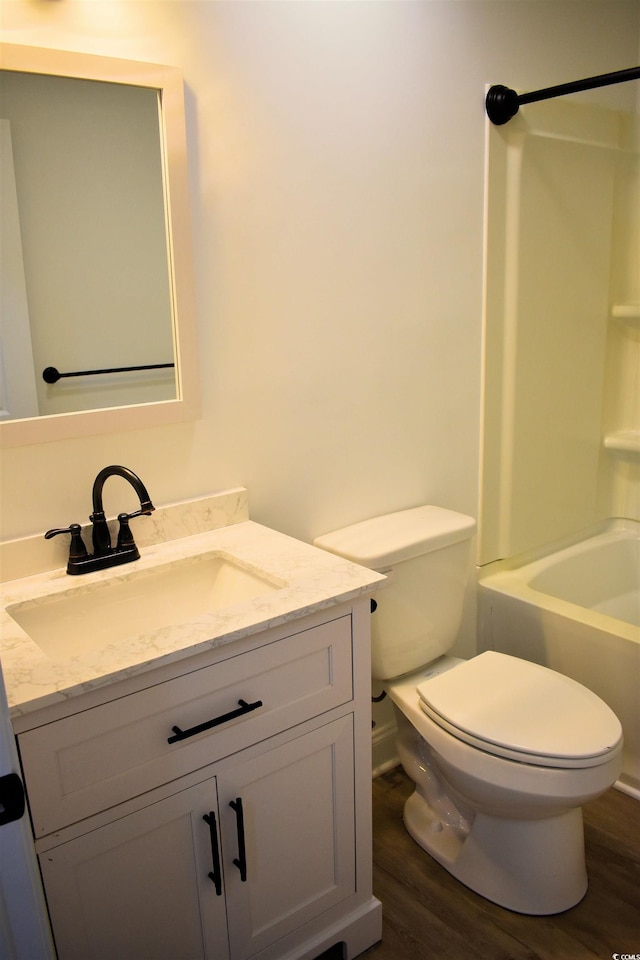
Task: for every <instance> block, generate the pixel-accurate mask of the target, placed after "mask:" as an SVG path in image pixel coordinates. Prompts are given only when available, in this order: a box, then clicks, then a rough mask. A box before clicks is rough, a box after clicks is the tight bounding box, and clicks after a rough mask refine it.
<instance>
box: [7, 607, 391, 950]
mask: <svg viewBox="0 0 640 960" xmlns="http://www.w3.org/2000/svg"><path fill="white" fill-rule="evenodd" d="M368 607H369V601H368V599H367V598H364V599H360V600H358V601H357V602H355V603H354V604H350V605H343V606H336V607H335V608H333V609H332V610H326V611H324V612H323V613H322V614H315V615H312V616H307V617H305V618H303V619H301V620H299V621H295V622H293V623H291V624H289V625H288V626H286V627H278V628H275V629H271V630H268V631H265V632H264V633H263V634H258V635H256V636H254V637H251V638H246V637H245V638H244V639H242V640H238V641H236V642H234V643H230V644H225V645H223V646H221V647H219V648H217V649H215V650H212V651H211V652H209V653H207V654H201V655H199V656H198V657H194V658H193V659H192V660H189V659H187V660H182V661H180V663H176V664H173V665H171V666H165V667H162V668H159V669H157V670H154V671H152V672H150V673H147V674H144V675H143V676H139V677H136V678H135V679H134V678H130V679H129V680H127V681H123V682H120V683H119V684H118V685H117V686H115V687H111V688H109V687H107V688H105V689H104V690H101V691H97V690H96V691H93V692H92V693H90V694H83V695H82V696H79V697H77V698H73V699H72V700H70V701H69V703H67V704H65V705H64V706H56V707H50V708H47V709H46V710H44V711H41V715H39V714H34V715H33V717H32V718H31V720H29V718H28V717H25V718H22V719H21V720H20V722H19V724H18V743H19V747H20V752H21V759H22V764H23V772H24V776H25V783H26V787H27V793H28V796H29V806H30V812H31V817H32V823H33V828H34V835H35V837H36V852H37V854H38V857H39V861H40V865H41V871H42V876H43V880H44V887H45V893H46V897H47V903H48V907H49V912H50V918H51V924H52V930H53V934H54V939H55V943H56V949H57V951H58V956H59V960H89V958H91V960H114V958H116V957H117V958H118V960H182V958H185V960H195V958H203V960H245V958H250V957H256V958H258V957H259V958H260V960H284V958H287V960H294V958H296V960H298V958H299V960H303V958H304V960H311V958H314V957H316V956H318V955H319V954H321V953H322V952H323V951H324V950H325V949H327V948H328V947H330V946H332V945H333V944H334V943H337V942H341V941H342V942H344V943H346V944H347V949H346V952H345V957H353V956H356V955H357V953H359V952H361V951H362V950H364V949H366V947H368V946H370V945H371V944H372V943H374V942H375V941H376V940H377V939H379V936H380V905H379V903H378V902H377V901H376V900H375V899H374V898H373V897H372V894H371V812H370V802H371V800H370V788H371V782H370V778H371V766H370V709H369V705H370V701H369V697H370V692H369V671H368V655H369V654H368V644H369V636H368V630H369V622H368V621H369V614H368Z"/></svg>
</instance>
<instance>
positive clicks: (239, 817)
mask: <svg viewBox="0 0 640 960" xmlns="http://www.w3.org/2000/svg"><path fill="white" fill-rule="evenodd" d="M229 806H230V807H231V809H232V810H234V811H235V814H236V830H237V831H238V856H237V857H235V858H234V861H233V865H234V867H237V868H238V870H239V871H240V879H241V880H242V882H243V883H246V880H247V848H246V845H245V839H244V810H243V809H242V799H241V798H240V797H236V799H235V800H230V801H229Z"/></svg>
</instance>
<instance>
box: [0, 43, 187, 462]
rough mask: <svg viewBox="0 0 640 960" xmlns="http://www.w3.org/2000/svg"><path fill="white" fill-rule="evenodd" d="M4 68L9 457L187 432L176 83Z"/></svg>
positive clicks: (33, 58)
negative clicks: (27, 447)
mask: <svg viewBox="0 0 640 960" xmlns="http://www.w3.org/2000/svg"><path fill="white" fill-rule="evenodd" d="M0 55H1V58H2V72H1V74H0V106H1V109H0V133H1V135H2V136H1V149H2V154H1V163H2V177H1V184H2V197H1V202H2V248H1V249H2V284H1V292H2V301H1V313H0V364H1V366H0V418H2V422H0V436H1V438H2V443H3V444H4V445H6V446H12V445H18V444H26V443H36V442H42V441H44V440H55V439H63V438H66V437H73V436H82V435H87V434H93V433H103V432H112V431H118V430H127V429H134V428H139V427H144V426H152V425H158V424H163V423H170V422H176V421H179V420H186V419H193V418H194V417H195V416H196V415H197V402H196V398H197V372H196V366H197V365H196V349H195V340H196V330H195V316H194V297H193V279H192V264H191V239H190V224H189V213H188V189H187V171H186V133H185V119H184V92H183V83H182V77H181V74H180V71H178V70H176V69H174V68H170V67H163V66H158V65H156V64H148V63H138V62H132V61H125V60H116V59H112V58H105V57H96V56H93V55H89V54H77V53H69V52H66V51H57V50H48V49H44V48H35V47H24V46H18V45H14V44H1V45H0Z"/></svg>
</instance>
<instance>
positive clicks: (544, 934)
mask: <svg viewBox="0 0 640 960" xmlns="http://www.w3.org/2000/svg"><path fill="white" fill-rule="evenodd" d="M412 786H413V785H412V784H411V782H410V781H409V779H408V778H407V777H406V776H405V774H404V772H403V771H402V769H401V768H399V767H398V768H396V769H394V770H391V771H390V772H389V773H387V774H385V775H384V776H382V777H378V778H377V779H376V780H374V782H373V818H374V819H373V824H374V826H373V841H374V854H373V856H374V893H375V895H376V896H377V897H378V898H379V899H380V900H381V901H382V908H383V924H384V925H383V940H382V942H381V943H379V944H376V946H374V947H371V948H370V949H369V950H367V951H366V952H365V953H364V954H362V957H363V958H365V960H405V958H406V960H422V958H424V960H465V958H474V960H536V958H537V960H611V958H612V957H613V955H614V954H616V953H619V954H625V953H627V954H636V953H637V954H638V955H639V956H640V803H639V802H638V801H637V800H634V799H633V798H632V797H630V796H627V795H626V794H623V793H621V792H620V791H618V790H613V789H612V790H610V791H608V793H606V794H605V795H604V796H603V797H600V798H599V799H598V800H595V801H594V802H593V803H591V804H588V805H587V806H585V808H584V822H585V843H586V850H587V870H588V873H589V889H588V891H587V894H586V896H585V898H584V899H583V900H582V901H581V903H579V904H578V905H577V906H575V907H573V909H571V910H568V911H566V912H565V913H562V914H558V915H556V916H553V917H526V916H521V915H519V914H515V913H511V912H510V911H508V910H504V909H502V908H501V907H498V906H496V905H495V904H492V903H489V902H488V901H486V900H484V899H483V898H481V897H479V896H477V895H476V894H474V893H473V892H472V891H470V890H468V889H467V888H466V887H464V886H462V884H460V883H459V882H458V881H456V880H454V879H453V877H451V876H450V875H449V874H448V873H447V872H446V870H444V869H443V868H442V867H441V866H440V865H439V864H437V863H436V862H435V861H434V860H432V859H431V857H429V856H428V855H427V854H426V853H424V852H423V851H422V850H421V848H420V847H419V846H418V845H417V844H416V843H415V842H414V841H413V840H412V839H411V837H410V836H409V834H408V833H407V832H406V830H405V829H404V826H403V823H402V808H403V805H404V801H405V799H406V798H407V797H408V796H409V793H410V792H411V790H412Z"/></svg>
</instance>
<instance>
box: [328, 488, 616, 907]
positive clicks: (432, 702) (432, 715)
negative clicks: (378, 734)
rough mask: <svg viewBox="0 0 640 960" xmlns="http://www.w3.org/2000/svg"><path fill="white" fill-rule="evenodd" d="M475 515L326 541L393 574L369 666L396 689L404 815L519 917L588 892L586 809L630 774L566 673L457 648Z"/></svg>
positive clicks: (399, 521) (433, 847) (464, 875)
mask: <svg viewBox="0 0 640 960" xmlns="http://www.w3.org/2000/svg"><path fill="white" fill-rule="evenodd" d="M474 531H475V521H474V520H473V519H471V518H470V517H466V516H463V515H462V514H459V513H455V512H453V511H451V510H445V509H443V508H441V507H436V506H421V507H415V508H413V509H410V510H403V511H400V512H397V513H392V514H387V515H386V516H383V517H377V518H374V519H372V520H365V521H363V522H362V523H357V524H354V525H353V526H350V527H346V528H345V529H343V530H336V531H334V532H333V533H329V534H325V535H324V536H321V537H318V538H317V539H316V540H314V544H315V546H317V547H321V548H322V549H324V550H328V551H329V552H331V553H334V554H337V555H338V556H341V557H345V558H346V559H348V560H351V561H353V562H355V563H359V564H362V565H363V566H366V567H370V568H373V569H375V570H378V571H380V572H381V573H385V574H387V577H388V579H387V582H386V583H385V584H384V585H383V586H382V588H381V589H380V591H379V592H378V593H377V594H376V604H377V607H376V609H375V612H374V613H373V614H372V674H373V677H374V679H376V680H380V681H382V682H383V685H384V690H385V691H386V693H387V694H388V696H389V697H390V698H391V699H392V701H393V704H394V707H395V714H396V721H397V727H398V734H397V748H398V755H399V757H400V760H401V763H402V766H403V767H404V769H405V771H406V773H407V774H408V776H409V777H410V778H411V779H412V780H413V782H414V783H415V790H414V792H413V793H412V795H411V796H410V797H409V799H408V800H407V802H406V804H405V808H404V822H405V826H406V828H407V830H408V832H409V833H410V834H411V836H412V837H413V838H414V840H416V841H417V843H418V844H419V845H420V846H421V847H422V848H423V849H424V850H425V851H426V852H427V853H429V854H430V855H431V856H432V857H433V858H434V859H435V860H437V861H438V863H440V864H441V865H442V866H443V867H445V869H446V870H448V871H449V873H451V874H452V875H453V876H454V877H456V878H457V879H458V880H459V881H461V882H462V883H463V884H465V885H466V886H468V887H470V888H471V889H472V890H474V891H475V892H476V893H479V894H480V895H481V896H483V897H486V898H487V899H488V900H491V901H493V902H494V903H497V904H500V906H503V907H506V908H507V909H509V910H514V911H517V912H518V913H525V914H532V915H544V914H553V913H560V912H561V911H563V910H567V909H569V908H570V907H572V906H574V905H575V904H576V903H578V902H579V901H580V900H581V899H582V897H583V896H584V894H585V892H586V889H587V873H586V867H585V857H584V838H583V829H582V805H583V804H584V803H586V802H588V801H590V800H593V799H595V798H596V797H598V796H599V795H600V794H602V793H604V792H605V791H606V790H607V789H608V788H609V787H611V786H612V784H613V783H614V782H615V781H616V779H617V778H618V776H619V774H620V770H621V758H622V728H621V725H620V722H619V720H618V718H617V717H616V715H615V714H614V713H613V712H612V711H611V710H610V709H609V707H608V706H607V705H606V704H605V703H604V702H603V701H602V700H601V699H600V698H599V697H597V696H596V695H595V694H594V693H592V692H591V691H590V690H587V689H586V687H583V686H582V685H581V684H579V683H576V682H575V681H574V680H572V679H570V678H569V677H565V676H563V675H562V674H559V673H557V672H555V671H553V670H549V669H548V668H546V667H543V666H540V665H538V664H535V663H531V662H529V661H525V660H521V659H519V658H517V657H511V656H507V655H506V654H502V653H497V652H494V651H486V652H484V653H481V654H479V655H477V656H475V657H472V658H471V659H470V660H461V659H459V658H457V657H454V656H451V655H450V652H449V651H450V650H451V648H452V646H453V644H454V642H455V640H456V637H457V634H458V631H459V628H460V623H461V620H462V611H463V603H464V596H465V591H466V587H467V582H468V576H469V571H470V569H471V555H470V548H471V541H472V537H473V535H474Z"/></svg>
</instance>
